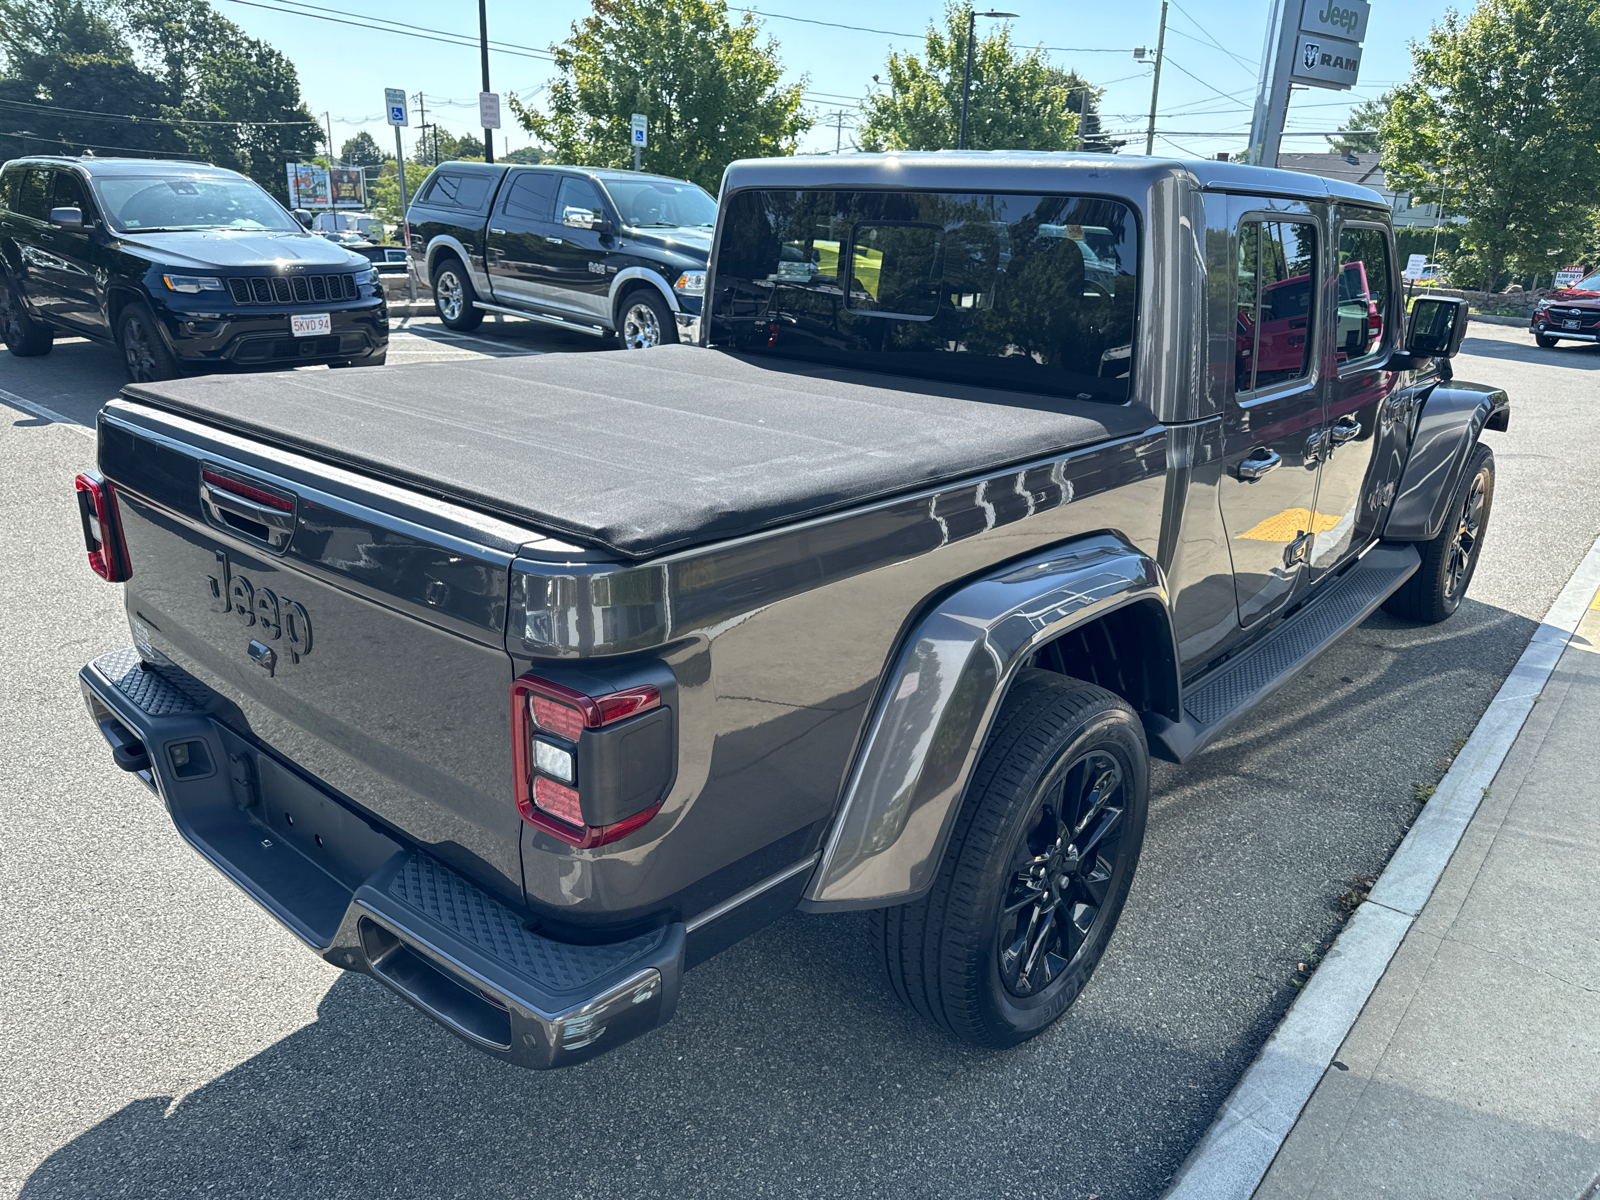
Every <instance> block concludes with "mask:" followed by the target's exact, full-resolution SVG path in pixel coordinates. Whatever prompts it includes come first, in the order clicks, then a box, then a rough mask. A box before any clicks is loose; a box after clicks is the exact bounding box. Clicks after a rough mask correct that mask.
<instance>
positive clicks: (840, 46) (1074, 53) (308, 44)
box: [215, 0, 1450, 167]
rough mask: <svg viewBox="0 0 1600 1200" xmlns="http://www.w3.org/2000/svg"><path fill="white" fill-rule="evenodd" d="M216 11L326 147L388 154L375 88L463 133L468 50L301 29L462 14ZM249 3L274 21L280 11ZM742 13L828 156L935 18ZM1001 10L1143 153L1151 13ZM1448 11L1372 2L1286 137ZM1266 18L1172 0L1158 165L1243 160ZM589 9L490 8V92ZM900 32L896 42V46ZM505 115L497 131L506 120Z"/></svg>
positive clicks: (542, 79) (1378, 83)
mask: <svg viewBox="0 0 1600 1200" xmlns="http://www.w3.org/2000/svg"><path fill="white" fill-rule="evenodd" d="M1290 2H1291V3H1297V2H1298V0H1290ZM215 3H216V6H217V7H218V8H219V9H220V10H221V11H222V12H223V13H225V14H226V15H227V16H228V17H229V18H230V19H232V20H233V21H235V22H237V23H238V24H239V25H241V26H242V27H243V28H244V29H245V30H246V31H247V32H249V33H250V34H252V35H254V36H256V37H260V38H264V39H266V40H267V41H269V42H271V43H272V44H273V45H274V46H276V47H277V48H278V49H279V50H281V51H283V52H284V53H285V54H287V55H288V56H289V58H290V59H292V60H293V61H294V63H295V65H296V67H297V68H298V69H299V72H300V86H301V89H302V92H303V94H304V97H305V100H306V103H307V104H308V105H309V106H310V108H311V109H312V110H313V111H314V112H315V113H316V114H317V115H318V116H319V117H320V116H321V115H322V114H323V113H324V112H325V111H326V112H328V113H330V114H331V116H332V123H333V137H334V141H335V143H336V144H342V143H343V141H344V139H345V138H347V137H349V136H351V135H352V134H354V133H355V132H356V131H357V130H358V129H366V130H368V131H369V132H370V133H372V135H373V136H374V137H376V138H377V139H378V140H379V144H380V145H382V146H384V147H386V148H387V147H392V146H393V144H394V137H393V134H392V132H391V131H390V130H389V128H388V127H387V126H386V125H385V124H384V123H383V118H382V113H383V89H384V88H385V87H402V88H404V89H406V91H407V92H408V93H410V94H413V95H415V93H417V92H419V91H421V92H423V93H424V94H425V95H426V96H427V99H428V119H429V120H430V121H432V120H435V119H437V120H439V121H440V122H441V123H443V124H444V126H445V127H446V128H448V129H450V130H451V131H452V132H455V133H461V132H465V131H467V130H469V129H471V128H472V126H473V125H474V123H475V122H476V121H477V99H476V97H477V92H478V86H479V66H478V53H477V50H476V48H475V46H460V47H457V46H451V45H444V44H440V43H438V42H431V41H423V40H416V39H413V38H410V37H401V36H395V35H393V34H390V33H386V32H380V31H375V30H374V31H368V30H365V29H355V28H351V27H349V26H345V25H339V24H334V23H330V22H327V21H324V20H319V19H316V18H315V17H313V16H310V15H306V14H310V13H313V12H315V13H320V14H323V15H338V16H341V17H344V18H347V19H353V20H355V21H357V22H362V21H363V20H364V19H365V18H367V17H383V18H387V19H389V20H391V21H399V22H406V23H409V24H412V25H417V26H422V27H425V28H428V29H442V30H450V31H459V32H461V33H465V34H468V35H470V36H473V37H475V36H476V33H477V5H476V3H475V2H474V0H389V2H387V3H379V2H378V0H301V11H300V12H299V13H290V12H285V11H274V10H273V9H269V8H265V7H259V6H257V5H253V4H246V3H242V2H240V0H215ZM258 3H259V4H268V5H272V6H274V8H278V9H281V8H282V7H284V6H285V5H287V4H294V3H295V0H258ZM741 4H742V6H747V7H748V8H749V9H751V10H754V11H757V12H759V13H760V15H761V20H762V22H763V26H764V29H765V32H766V34H767V35H768V36H770V37H771V38H773V39H775V40H776V41H777V43H778V52H779V57H780V59H781V61H782V62H783V65H784V68H785V71H786V73H787V75H788V77H789V78H791V79H797V78H800V77H802V76H806V77H808V79H807V83H806V87H807V92H806V95H807V97H808V103H809V104H810V107H811V108H812V109H813V111H814V112H816V113H817V114H818V115H819V116H820V117H824V118H826V120H827V124H826V126H825V127H824V126H823V125H820V124H819V126H818V127H817V128H816V129H814V130H813V131H812V132H811V133H810V134H809V135H807V137H806V138H805V140H804V142H803V143H802V148H803V149H817V150H821V149H827V150H831V149H833V146H834V141H835V127H834V124H833V119H832V114H834V113H836V112H839V111H843V112H844V113H845V114H846V116H845V125H846V128H845V131H844V139H845V142H846V144H847V145H848V142H849V136H850V133H849V128H848V126H849V122H850V118H851V116H853V115H854V112H855V107H854V106H855V105H856V104H858V103H859V101H860V98H861V96H862V95H863V94H864V93H865V91H866V89H867V88H868V87H869V86H870V85H871V79H872V75H873V74H874V73H878V74H882V73H883V65H884V61H885V59H886V57H887V55H888V53H889V51H890V50H891V49H894V50H908V49H909V50H915V49H918V48H919V47H920V44H921V35H922V31H923V30H924V29H925V28H926V27H927V24H928V22H929V21H930V20H939V19H940V17H941V14H942V12H943V5H942V3H941V2H940V0H879V2H878V3H875V4H862V3H860V2H859V0H741ZM1001 7H1004V8H1006V9H1009V10H1011V11H1014V12H1016V13H1018V14H1019V16H1018V17H1017V19H1016V20H1014V21H1012V22H1011V25H1012V32H1013V37H1014V39H1015V41H1016V42H1017V43H1018V44H1019V45H1022V46H1033V45H1042V46H1046V47H1051V48H1052V49H1050V51H1049V55H1048V57H1049V59H1050V61H1051V62H1052V63H1054V64H1056V65H1058V66H1061V67H1063V68H1075V69H1077V70H1078V71H1079V72H1080V74H1082V75H1083V76H1084V77H1086V78H1088V79H1089V80H1091V81H1093V82H1095V83H1098V84H1103V85H1105V86H1106V88H1107V90H1106V95H1105V97H1104V99H1103V101H1102V103H1101V111H1102V113H1103V114H1104V117H1105V122H1106V127H1107V128H1108V129H1111V130H1128V131H1137V132H1136V133H1130V135H1129V136H1130V137H1136V138H1137V144H1136V145H1132V146H1130V147H1129V149H1130V150H1142V149H1143V129H1144V125H1145V120H1146V117H1147V114H1148V111H1149V107H1150V71H1149V68H1148V67H1145V66H1143V65H1141V64H1139V63H1137V62H1135V61H1134V58H1133V54H1132V48H1133V47H1135V46H1141V45H1142V46H1150V47H1153V46H1154V45H1155V41H1156V31H1157V26H1158V25H1159V23H1160V12H1161V4H1160V0H1117V2H1115V3H1100V4H1072V5H1065V4H1060V3H1050V4H1044V3H1038V2H1037V0H1009V2H1008V3H1007V4H1005V5H1003V6H1001ZM1448 7H1450V6H1449V5H1447V4H1446V3H1444V2H1443V0H1421V2H1419V3H1405V4H1402V3H1397V2H1396V0H1377V2H1376V3H1374V4H1373V6H1372V19H1371V24H1370V27H1369V30H1368V34H1367V40H1366V46H1365V53H1364V56H1363V62H1362V78H1361V84H1360V86H1359V87H1358V88H1357V89H1356V90H1355V91H1354V92H1334V91H1323V90H1310V91H1304V92H1296V93H1295V96H1294V100H1293V103H1292V105H1291V109H1290V115H1289V129H1290V130H1291V131H1294V130H1324V129H1333V128H1334V127H1336V126H1337V125H1338V124H1339V123H1340V121H1342V120H1343V118H1344V116H1345V115H1346V112H1347V110H1348V108H1349V106H1350V105H1351V104H1352V103H1353V102H1357V101H1359V100H1361V99H1365V98H1369V97H1372V96H1376V95H1378V94H1379V93H1381V92H1382V91H1383V90H1384V89H1385V88H1386V87H1388V86H1390V85H1391V84H1392V83H1394V82H1396V81H1399V80H1400V79H1403V78H1404V77H1405V76H1406V75H1407V73H1408V72H1409V69H1410V61H1411V60H1410V54H1409V52H1408V50H1407V43H1408V42H1409V41H1410V40H1412V39H1423V38H1425V37H1426V36H1427V33H1428V30H1429V28H1430V26H1431V25H1432V24H1433V23H1434V22H1436V21H1438V20H1439V19H1440V18H1441V17H1442V16H1443V14H1444V12H1445V10H1446V9H1447V8H1448ZM1267 10H1268V0H1231V2H1230V0H1182V3H1181V5H1180V4H1179V3H1178V2H1177V0H1174V3H1173V4H1172V5H1171V9H1170V12H1169V16H1168V30H1167V46H1166V51H1167V65H1166V67H1165V68H1164V69H1163V72H1162V78H1161V97H1160V105H1159V114H1158V117H1157V122H1156V127H1157V129H1158V130H1167V131H1170V136H1168V137H1166V138H1158V139H1157V142H1156V152H1157V153H1160V154H1179V155H1201V156H1209V155H1211V154H1213V153H1215V152H1216V151H1218V150H1237V149H1240V148H1242V146H1243V145H1244V139H1243V138H1242V137H1239V136H1235V137H1215V136H1207V135H1211V134H1216V133H1223V132H1226V131H1239V132H1241V133H1242V132H1243V131H1244V130H1246V129H1247V128H1248V126H1249V122H1250V107H1249V106H1250V103H1251V101H1252V98H1253V95H1254V87H1255V77H1256V72H1257V69H1258V64H1259V61H1260V57H1261V47H1262V39H1263V36H1264V33H1265V28H1266V21H1267ZM589 11H590V10H589V5H588V4H587V2H586V0H554V2H551V3H543V4H537V5H535V4H528V3H512V2H510V0H489V3H488V13H489V35H490V37H491V39H497V40H501V41H504V42H506V43H512V44H514V45H516V46H520V47H523V48H525V49H524V50H523V51H521V52H513V51H511V50H495V51H492V52H491V55H490V71H491V74H492V84H493V88H494V90H495V91H498V92H501V93H506V92H512V91H515V92H517V93H518V94H519V95H522V96H524V97H529V98H531V99H533V101H534V102H535V103H537V101H538V97H539V92H540V89H541V88H542V87H543V86H544V85H545V84H546V83H547V81H548V80H549V78H550V77H551V75H552V73H553V66H552V64H551V63H550V62H549V61H548V58H547V57H545V56H542V53H541V52H545V51H547V50H548V47H549V46H550V44H551V43H552V42H555V41H559V40H562V39H563V38H565V37H566V36H568V33H569V31H570V26H571V24H572V22H573V21H574V20H576V19H578V18H580V17H582V16H584V15H585V14H586V13H588V12H589ZM735 15H736V14H735ZM797 18H803V19H797ZM813 22H834V23H836V24H837V25H848V26H867V27H870V28H871V29H872V30H876V31H886V32H865V31H862V30H858V29H844V28H837V27H835V26H831V25H826V24H816V23H813ZM983 23H984V22H982V21H981V20H980V24H983ZM907 34H908V35H911V36H909V37H908V36H901V35H907ZM506 116H507V120H508V121H509V120H510V119H511V117H510V114H509V112H508V113H507V114H506ZM416 119H417V117H416V112H415V110H413V113H412V121H413V128H411V129H409V130H407V131H405V132H406V137H407V142H406V145H407V149H408V151H409V149H410V145H411V139H412V138H414V136H415V134H416V129H415V123H416ZM502 135H509V142H510V145H511V146H513V147H516V146H522V145H527V144H529V138H528V136H527V135H526V134H524V133H523V132H522V131H521V130H520V129H517V128H512V129H507V130H502ZM504 144H505V142H504V139H503V138H497V145H501V146H503V145H504ZM1284 149H1285V150H1291V149H1300V150H1324V149H1326V144H1325V143H1324V142H1323V141H1322V139H1321V138H1289V139H1286V141H1285V143H1284ZM646 166H647V167H648V152H647V157H646Z"/></svg>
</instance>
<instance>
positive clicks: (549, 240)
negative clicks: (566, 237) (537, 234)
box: [544, 237, 562, 246]
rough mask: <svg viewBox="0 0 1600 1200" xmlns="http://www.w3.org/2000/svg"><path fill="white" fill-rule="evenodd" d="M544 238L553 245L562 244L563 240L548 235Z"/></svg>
mask: <svg viewBox="0 0 1600 1200" xmlns="http://www.w3.org/2000/svg"><path fill="white" fill-rule="evenodd" d="M544 240H545V241H547V242H549V243H550V244H551V245H552V246H559V245H561V244H562V241H561V239H560V238H553V237H547V238H545V239H544Z"/></svg>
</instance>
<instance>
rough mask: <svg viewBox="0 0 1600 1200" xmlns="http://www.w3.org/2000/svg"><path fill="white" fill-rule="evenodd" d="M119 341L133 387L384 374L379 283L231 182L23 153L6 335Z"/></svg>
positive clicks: (12, 218)
mask: <svg viewBox="0 0 1600 1200" xmlns="http://www.w3.org/2000/svg"><path fill="white" fill-rule="evenodd" d="M57 333H64V334H68V335H73V336H79V337H87V338H91V339H93V340H95V341H100V342H107V343H113V344H115V345H116V346H117V347H118V348H119V349H120V350H121V351H122V355H123V358H124V360H125V361H126V363H127V365H128V373H129V375H131V376H132V377H133V379H134V380H135V381H136V382H144V381H149V380H156V379H171V378H173V377H174V376H176V375H179V374H183V373H187V372H196V371H215V370H218V369H222V368H225V367H230V366H233V367H286V366H298V365H301V364H304V363H316V362H324V363H328V364H329V365H331V366H377V365H379V364H381V363H382V362H383V361H384V357H385V355H386V354H387V353H388V347H389V316H388V308H387V306H386V305H385V303H384V299H383V288H382V285H381V284H380V283H379V282H378V277H377V273H376V271H375V270H374V269H373V266H372V264H371V263H370V262H368V261H367V260H366V259H364V258H362V257H361V256H360V255H358V254H355V253H353V252H352V251H349V250H346V249H344V248H343V247H342V246H337V245H335V244H334V243H332V242H330V241H328V240H327V239H326V238H321V237H318V236H316V235H315V234H312V233H309V232H307V231H306V230H305V229H304V228H302V227H301V225H300V223H299V222H298V221H296V220H295V219H294V217H292V216H291V215H290V214H289V212H288V211H287V210H286V209H285V208H284V207H283V206H282V205H281V204H279V203H278V202H277V201H276V200H274V199H273V198H272V197H271V196H270V195H268V194H267V193H266V192H265V191H264V190H262V188H261V187H259V186H258V185H257V184H255V183H253V182H251V181H250V180H249V179H247V178H245V177H244V176H243V175H240V174H237V173H236V172H233V171H226V170H222V169H221V168H218V167H212V166H207V165H204V164H198V163H190V162H169V161H157V160H152V159H78V158H54V157H39V158H19V159H13V160H12V161H10V162H8V163H6V164H5V167H4V169H3V170H0V340H4V342H5V344H6V345H7V346H8V347H9V348H10V350H11V353H13V354H16V355H24V356H25V355H34V354H47V353H49V351H50V347H51V343H52V340H53V339H54V337H55V335H56V334H57Z"/></svg>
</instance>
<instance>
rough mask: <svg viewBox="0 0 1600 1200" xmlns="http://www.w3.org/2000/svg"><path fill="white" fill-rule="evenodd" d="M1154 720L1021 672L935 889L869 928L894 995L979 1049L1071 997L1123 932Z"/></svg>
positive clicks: (1018, 1038)
mask: <svg viewBox="0 0 1600 1200" xmlns="http://www.w3.org/2000/svg"><path fill="white" fill-rule="evenodd" d="M1149 793H1150V759H1149V750H1148V748H1147V746H1146V743H1145V735H1144V727H1143V725H1142V724H1141V722H1140V720H1139V716H1138V714H1137V713H1135V712H1134V711H1133V709H1132V707H1130V706H1129V704H1128V703H1127V701H1125V700H1123V699H1122V697H1120V696H1118V695H1115V694H1114V693H1112V692H1109V691H1107V690H1106V689H1104V688H1101V687H1097V686H1095V685H1094V684H1091V683H1085V682H1083V681H1082V680H1078V679H1072V678H1069V677H1067V676H1065V675H1058V674H1056V673H1055V672H1053V671H1041V670H1031V669H1030V670H1024V671H1022V672H1021V673H1020V674H1019V675H1018V677H1017V680H1016V682H1015V683H1014V684H1013V685H1012V687H1011V690H1010V692H1009V693H1007V695H1006V699H1005V702H1004V704H1003V705H1002V706H1001V709H1000V712H999V713H998V715H997V716H996V718H995V725H994V729H993V731H992V732H991V734H990V735H989V737H988V739H987V741H986V743H985V746H984V750H983V755H982V757H981V758H980V759H979V761H978V766H977V768H976V770H975V771H974V772H973V776H972V779H971V781H970V782H969V784H968V785H967V795H966V799H965V800H964V801H963V802H962V806H961V811H960V813H959V814H958V815H957V817H956V825H955V828H954V829H953V830H952V831H951V834H950V844H949V846H948V848H947V849H946V850H945V854H944V858H943V860H942V861H941V862H940V864H939V871H938V874H937V875H936V876H935V878H934V881H933V885H932V887H931V888H930V889H929V891H928V893H927V895H925V896H924V897H923V898H921V899H920V900H916V901H913V902H912V903H910V904H902V905H898V906H896V907H894V908H885V909H879V910H878V911H877V912H875V913H873V914H872V926H873V932H874V935H875V938H876V940H877V943H878V949H879V952H880V953H881V954H882V955H883V961H884V966H885V967H886V968H887V970H888V974H889V984H890V986H891V987H892V988H893V989H894V992H895V994H896V995H897V996H899V997H900V999H901V1000H902V1001H903V1002H904V1003H905V1004H907V1005H908V1006H909V1007H911V1008H912V1009H914V1010H916V1011H917V1012H918V1013H920V1014H922V1015H923V1016H924V1017H926V1018H928V1019H929V1020H931V1021H932V1022H934V1023H935V1024H937V1025H939V1026H941V1027H943V1028H944V1029H945V1030H946V1031H947V1032H949V1033H950V1034H952V1035H954V1036H955V1037H957V1038H959V1039H960V1040H962V1041H964V1042H968V1043H971V1044H973V1045H978V1046H1014V1045H1016V1044H1018V1043H1019V1042H1024V1041H1027V1040H1028V1039H1029V1038H1031V1037H1035V1036H1037V1035H1038V1034H1040V1033H1042V1032H1044V1030H1045V1029H1047V1028H1048V1027H1049V1026H1050V1024H1051V1023H1052V1022H1053V1021H1055V1020H1056V1019H1057V1018H1059V1017H1060V1016H1061V1015H1062V1014H1063V1013H1065V1012H1066V1011H1067V1009H1068V1008H1070V1007H1071V1005H1072V1003H1073V1001H1074V1000H1076V999H1077V998H1078V995H1079V993H1081V992H1082V991H1083V988H1084V985H1085V984H1087V983H1088V981H1089V976H1090V975H1091V974H1092V973H1093V972H1094V969H1095V967H1096V965H1097V964H1098V963H1099V961H1100V958H1101V956H1102V955H1103V954H1104V953H1105V949H1106V946H1107V945H1108V943H1109V942H1110V940H1111V934H1112V931H1113V930H1114V929H1115V928H1116V924H1117V919H1118V917H1119V916H1120V915H1121V913H1122V907H1123V904H1124V902H1125V901H1126V900H1127V897H1128V889H1129V887H1130V886H1131V885H1132V882H1133V874H1134V871H1135V869H1136V868H1137V866H1138V861H1139V850H1140V847H1141V845H1142V844H1143V841H1144V829H1145V821H1146V817H1147V815H1148V812H1149Z"/></svg>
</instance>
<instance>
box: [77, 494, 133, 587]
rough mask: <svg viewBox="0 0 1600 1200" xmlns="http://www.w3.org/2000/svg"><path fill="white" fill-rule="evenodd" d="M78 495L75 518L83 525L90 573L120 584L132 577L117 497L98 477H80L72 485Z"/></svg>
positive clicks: (108, 581)
mask: <svg viewBox="0 0 1600 1200" xmlns="http://www.w3.org/2000/svg"><path fill="white" fill-rule="evenodd" d="M72 486H73V488H74V489H75V490H76V492H77V495H78V517H79V520H80V521H81V522H82V523H83V544H84V549H86V550H87V551H88V552H89V569H90V570H91V571H93V572H94V573H95V574H96V575H98V576H100V578H101V579H104V580H105V581H106V582H107V583H122V582H124V581H125V580H126V579H128V577H129V576H131V575H132V574H133V570H132V568H131V566H130V565H129V562H128V548H127V546H126V544H124V542H123V540H122V524H121V522H120V521H119V520H118V517H117V497H116V493H115V492H114V491H113V490H112V488H111V484H110V483H109V482H108V481H107V480H105V479H103V478H101V477H100V475H99V473H98V472H97V473H94V474H84V475H79V476H78V477H77V478H76V479H74V480H73V481H72Z"/></svg>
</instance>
